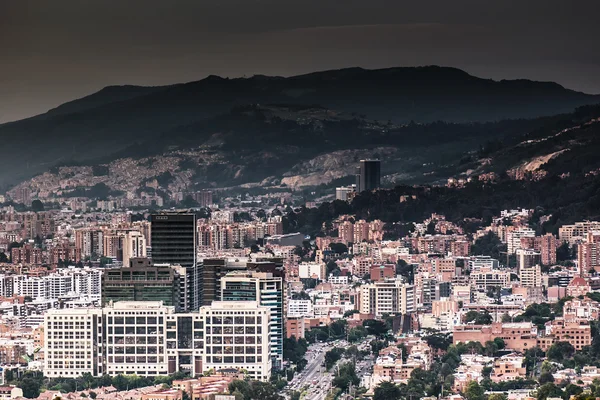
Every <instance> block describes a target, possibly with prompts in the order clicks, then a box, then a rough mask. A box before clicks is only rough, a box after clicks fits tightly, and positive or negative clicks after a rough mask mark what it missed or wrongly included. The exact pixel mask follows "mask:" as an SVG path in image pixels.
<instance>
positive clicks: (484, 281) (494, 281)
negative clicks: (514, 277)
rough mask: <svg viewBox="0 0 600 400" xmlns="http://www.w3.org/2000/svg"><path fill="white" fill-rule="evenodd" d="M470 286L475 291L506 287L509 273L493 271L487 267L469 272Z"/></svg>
mask: <svg viewBox="0 0 600 400" xmlns="http://www.w3.org/2000/svg"><path fill="white" fill-rule="evenodd" d="M470 281H471V285H473V286H474V287H475V289H476V290H480V291H486V290H487V289H488V288H490V287H496V286H499V287H507V286H508V283H509V282H510V271H502V270H495V269H491V268H489V267H482V268H479V269H476V270H474V271H473V270H471V275H470Z"/></svg>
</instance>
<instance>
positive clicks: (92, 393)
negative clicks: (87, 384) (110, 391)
mask: <svg viewBox="0 0 600 400" xmlns="http://www.w3.org/2000/svg"><path fill="white" fill-rule="evenodd" d="M89 394H90V399H92V400H94V399H95V398H96V397H97V396H98V394H96V392H90V393H89Z"/></svg>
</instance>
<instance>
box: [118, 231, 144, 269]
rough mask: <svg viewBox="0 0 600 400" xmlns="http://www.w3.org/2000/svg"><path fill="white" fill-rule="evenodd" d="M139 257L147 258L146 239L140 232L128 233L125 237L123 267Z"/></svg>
mask: <svg viewBox="0 0 600 400" xmlns="http://www.w3.org/2000/svg"><path fill="white" fill-rule="evenodd" d="M138 257H146V238H145V237H144V235H142V233H141V232H139V231H128V232H127V233H125V236H124V237H123V265H129V260H131V259H132V258H138Z"/></svg>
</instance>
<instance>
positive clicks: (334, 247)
mask: <svg viewBox="0 0 600 400" xmlns="http://www.w3.org/2000/svg"><path fill="white" fill-rule="evenodd" d="M329 248H330V249H331V251H333V252H334V253H336V254H346V253H348V246H346V245H345V244H344V243H330V244H329Z"/></svg>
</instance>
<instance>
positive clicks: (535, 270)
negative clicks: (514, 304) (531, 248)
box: [519, 264, 542, 287]
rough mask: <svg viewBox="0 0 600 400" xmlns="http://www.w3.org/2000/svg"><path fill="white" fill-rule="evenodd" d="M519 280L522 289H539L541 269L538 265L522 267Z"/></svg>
mask: <svg viewBox="0 0 600 400" xmlns="http://www.w3.org/2000/svg"><path fill="white" fill-rule="evenodd" d="M519 279H520V281H521V286H523V287H541V286H542V269H541V267H540V266H539V265H538V264H536V265H531V266H527V267H523V268H521V269H520V271H519Z"/></svg>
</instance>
